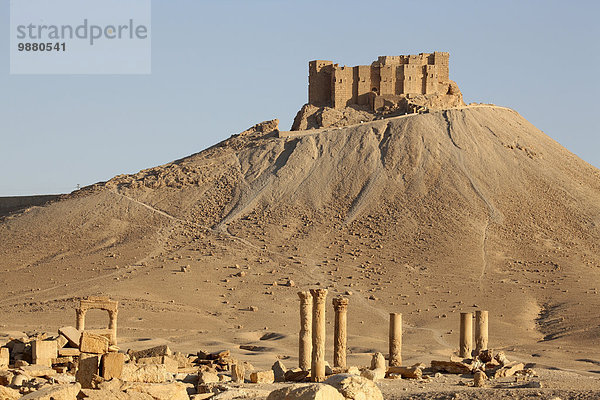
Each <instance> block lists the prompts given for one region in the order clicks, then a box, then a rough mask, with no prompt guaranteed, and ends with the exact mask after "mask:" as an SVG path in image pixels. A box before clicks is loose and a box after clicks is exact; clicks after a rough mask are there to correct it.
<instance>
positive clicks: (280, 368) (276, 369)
mask: <svg viewBox="0 0 600 400" xmlns="http://www.w3.org/2000/svg"><path fill="white" fill-rule="evenodd" d="M271 369H272V370H273V375H274V376H275V382H284V381H285V373H286V372H287V368H286V367H285V365H283V363H282V362H281V361H279V360H277V361H275V363H274V364H273V366H271Z"/></svg>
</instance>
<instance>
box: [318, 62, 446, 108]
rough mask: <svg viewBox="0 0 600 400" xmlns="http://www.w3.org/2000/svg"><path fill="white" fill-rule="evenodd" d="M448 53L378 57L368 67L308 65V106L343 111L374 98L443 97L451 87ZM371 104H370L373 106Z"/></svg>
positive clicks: (368, 102) (322, 63)
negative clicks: (342, 109) (405, 96)
mask: <svg viewBox="0 0 600 400" xmlns="http://www.w3.org/2000/svg"><path fill="white" fill-rule="evenodd" d="M449 58H450V54H449V53H444V52H437V51H436V52H434V53H421V54H419V55H408V56H380V57H379V58H378V59H377V61H374V62H373V63H372V64H371V65H357V66H355V67H346V66H339V65H338V64H334V63H333V62H332V61H324V60H314V61H310V62H309V63H308V71H309V75H308V103H309V104H312V105H314V106H317V107H321V106H329V107H332V108H343V107H347V106H349V105H352V104H357V105H367V104H372V103H373V102H374V100H375V99H376V97H377V96H383V97H384V98H390V97H392V96H402V95H410V94H425V95H428V94H433V95H436V94H437V95H444V94H447V92H448V87H449V84H450V79H449V72H448V60H449ZM372 105H373V104H372Z"/></svg>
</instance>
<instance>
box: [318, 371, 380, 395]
mask: <svg viewBox="0 0 600 400" xmlns="http://www.w3.org/2000/svg"><path fill="white" fill-rule="evenodd" d="M324 383H325V384H327V385H331V386H333V387H334V388H336V389H337V390H338V392H340V393H341V394H342V396H343V397H344V398H345V399H346V400H383V395H382V394H381V390H379V388H378V387H377V385H376V384H375V383H373V381H371V380H369V379H366V378H363V377H361V376H356V375H351V374H337V375H332V376H330V377H329V378H327V379H326V380H325V382H324Z"/></svg>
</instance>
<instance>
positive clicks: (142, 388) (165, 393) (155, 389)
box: [126, 382, 190, 400]
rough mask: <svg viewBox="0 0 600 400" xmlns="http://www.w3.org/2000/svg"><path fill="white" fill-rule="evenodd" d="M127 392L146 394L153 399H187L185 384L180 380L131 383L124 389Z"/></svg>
mask: <svg viewBox="0 0 600 400" xmlns="http://www.w3.org/2000/svg"><path fill="white" fill-rule="evenodd" d="M126 393H127V394H133V393H143V394H148V395H150V396H151V397H152V399H154V400H189V398H190V397H189V396H188V393H187V386H186V385H185V384H183V383H181V382H172V383H154V384H141V383H138V384H132V385H129V387H128V388H127V389H126Z"/></svg>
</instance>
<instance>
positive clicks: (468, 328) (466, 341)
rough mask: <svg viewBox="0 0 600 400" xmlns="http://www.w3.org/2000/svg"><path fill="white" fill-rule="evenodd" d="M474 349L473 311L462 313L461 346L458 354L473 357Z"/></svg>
mask: <svg viewBox="0 0 600 400" xmlns="http://www.w3.org/2000/svg"><path fill="white" fill-rule="evenodd" d="M472 349H473V313H470V312H463V313H460V348H459V352H458V355H459V356H460V357H463V358H471V350H472Z"/></svg>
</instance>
